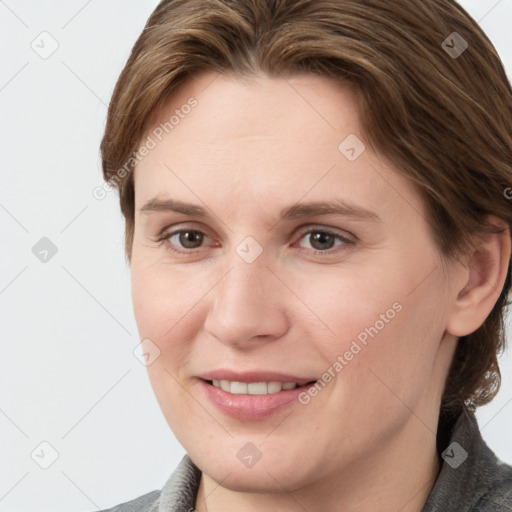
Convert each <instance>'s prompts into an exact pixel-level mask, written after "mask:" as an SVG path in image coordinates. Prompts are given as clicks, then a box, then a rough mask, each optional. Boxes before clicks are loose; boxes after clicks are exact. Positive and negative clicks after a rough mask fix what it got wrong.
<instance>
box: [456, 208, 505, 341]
mask: <svg viewBox="0 0 512 512" xmlns="http://www.w3.org/2000/svg"><path fill="white" fill-rule="evenodd" d="M489 221H490V222H492V224H494V225H496V226H498V227H500V228H503V231H502V232H501V233H496V234H495V233H493V234H489V235H485V237H484V238H483V239H478V240H476V239H475V240H474V245H473V247H472V250H471V252H470V253H468V254H466V255H465V256H464V258H463V259H461V263H462V264H463V269H462V270H458V272H459V273H460V274H459V275H460V279H459V285H458V287H457V288H456V289H455V292H456V297H455V300H454V303H453V308H452V311H451V312H450V315H449V317H448V323H447V326H446V331H447V332H448V333H449V334H452V335H453V336H458V337H460V336H467V335H468V334H471V333H472V332H475V331H476V330H477V329H478V328H479V327H480V326H481V325H482V324H483V323H484V321H485V319H486V318H487V317H488V316H489V314H490V313H491V311H492V309H493V307H494V305H495V304H496V302H497V301H498V298H499V296H500V294H501V291H502V289H503V286H504V285H505V280H506V278H507V272H508V271H509V267H510V255H511V238H510V231H509V229H508V226H507V224H506V223H505V222H503V221H502V220H501V219H498V218H496V217H490V218H489Z"/></svg>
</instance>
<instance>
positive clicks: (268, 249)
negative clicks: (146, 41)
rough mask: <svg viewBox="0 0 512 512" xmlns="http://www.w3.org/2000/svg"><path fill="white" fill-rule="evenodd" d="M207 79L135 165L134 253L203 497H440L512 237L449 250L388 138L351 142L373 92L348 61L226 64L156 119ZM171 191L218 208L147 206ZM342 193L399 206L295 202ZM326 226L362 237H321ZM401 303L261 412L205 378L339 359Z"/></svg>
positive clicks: (167, 390) (149, 324) (300, 371)
mask: <svg viewBox="0 0 512 512" xmlns="http://www.w3.org/2000/svg"><path fill="white" fill-rule="evenodd" d="M191 96H193V97H194V98H196V99H197V101H198V104H197V106H196V107H195V108H194V109H192V111H191V112H190V114H188V115H187V116H185V117H184V118H183V119H180V122H179V124H177V125H176V126H175V127H174V129H173V130H172V131H170V132H169V134H167V135H166V136H165V137H163V138H162V141H160V142H159V143H158V145H157V146H156V147H155V148H154V149H152V150H151V151H150V152H149V154H148V155H147V156H146V157H145V158H144V159H143V160H142V161H141V162H140V164H139V165H138V167H137V169H136V170H135V175H134V179H135V203H136V213H135V232H134V241H133V249H132V259H131V270H132V295H133V304H134V311H135V317H136V321H137V324H138V328H139V333H140V336H141V339H145V338H149V339H151V340H152V341H153V343H155V345H157V346H158V348H159V350H160V356H159V357H158V358H157V359H156V360H155V361H154V362H153V363H152V364H151V365H149V366H148V372H149V377H150V380H151V384H152V386H153V389H154V391H155V394H156V397H157V399H158V401H159V404H160V406H161V408H162V411H163V413H164V415H165V418H166V419H167V421H168V423H169V425H170V427H171V429H172V430H173V432H174V433H175V435H176V437H177V438H178V440H179V441H180V443H181V444H182V445H183V446H184V448H185V449H186V451H187V453H188V454H189V455H190V457H191V458H192V460H193V461H194V462H195V464H196V465H197V466H198V467H199V468H200V469H201V470H202V472H203V475H202V479H201V484H200V488H199V493H198V498H197V503H196V509H197V510H198V511H199V512H202V511H204V510H208V511H210V512H215V511H224V512H229V511H235V510H237V511H240V510H243V511H256V510H258V511H259V510H279V511H299V510H301V511H302V510H308V511H310V512H313V511H325V510H343V511H344V512H358V511H370V510H380V511H390V512H391V511H393V512H396V511H397V510H401V511H402V512H412V511H420V510H421V508H422V506H423V505H424V503H425V501H426V499H427V498H428V495H429V493H430V492H431V489H432V486H433V483H434V481H435V478H436V477H437V474H438V471H439V467H440V466H439V462H440V461H439V460H438V456H437V453H436V446H435V441H436V430H437V420H438V414H439V407H440V400H441V396H442V391H443V384H444V381H445V378H446V375H447V372H448V368H449V364H450V361H451V358H452V356H453V352H454V350H455V347H456V343H457V337H458V336H462V335H464V334H468V333H469V332H472V331H474V330H475V329H476V328H477V327H478V326H479V325H480V324H481V323H482V322H483V320H484V319H485V317H486V316H487V314H488V313H489V312H490V310H491V309H492V306H493V304H494V302H495V301H496V300H497V298H498V294H497V292H496V290H499V289H501V286H503V282H504V279H505V271H506V263H507V262H508V260H509V258H510V237H509V236H508V238H507V236H501V237H500V236H497V235H496V236H494V237H492V238H490V239H489V241H488V242H486V243H485V244H482V245H481V246H480V248H479V251H478V252H477V251H475V254H474V255H468V256H467V257H465V258H463V259H461V260H460V261H453V262H447V261H445V260H444V259H443V258H442V255H441V254H440V252H439V250H438V248H437V247H436V245H435V244H434V241H433V238H432V234H431V230H430V228H429V226H428V224H427V221H426V218H427V214H426V207H425V205H424V204H423V201H422V200H421V197H420V195H419V192H418V190H417V189H416V188H415V186H414V185H413V184H412V182H410V181H409V180H408V179H407V178H405V177H404V176H403V175H401V174H400V173H399V172H398V170H397V169H396V168H394V166H393V164H392V163H391V162H389V161H387V160H386V159H385V158H384V157H383V156H382V155H379V154H377V153H375V152H373V151H372V150H371V149H370V145H369V144H366V150H365V151H364V152H363V153H362V154H361V155H360V156H359V158H357V159H356V160H355V161H349V160H348V159H347V158H346V157H345V156H344V155H343V154H342V153H341V152H340V151H339V150H338V146H339V144H340V143H341V142H342V141H343V140H344V139H345V138H346V137H347V135H349V134H355V135H357V136H358V137H359V138H360V139H361V140H363V141H364V136H363V134H362V129H361V126H360V121H359V114H358V111H357V101H356V98H355V96H354V95H353V93H352V92H351V91H350V90H348V89H346V88H343V87H341V86H340V85H339V84H337V83H336V82H334V81H332V80H331V79H329V78H325V77H319V76H313V75H307V74H295V75H292V76H289V77H287V78H286V79H284V78H269V77H266V76H263V75H260V76H258V77H254V78H250V79H241V78H237V77H233V76H229V75H225V76H224V75H220V76H217V75H214V74H209V73H206V74H203V75H199V76H196V77H195V78H194V79H193V80H192V81H191V82H189V83H186V84H184V85H183V86H182V87H181V88H180V89H179V90H178V91H176V92H175V93H174V94H173V96H172V99H171V100H170V101H169V102H168V104H166V106H165V107H164V108H163V109H162V110H161V112H160V115H159V117H158V119H157V121H156V122H155V123H154V126H158V124H159V123H160V122H165V121H166V120H168V119H169V117H170V116H171V115H172V114H173V112H174V111H175V109H177V108H178V109H179V108H180V106H181V105H183V104H185V103H186V102H187V100H188V98H190V97H191ZM148 133H150V131H149V132H148ZM154 198H157V199H162V200H164V199H169V198H172V199H175V200H180V201H186V202H189V203H193V204H195V205H198V206H201V207H203V208H205V209H206V210H207V212H208V214H209V215H210V217H208V218H200V217H197V216H186V215H184V214H181V213H175V212H170V211H141V207H142V206H143V205H145V204H146V203H147V202H148V201H150V200H151V199H154ZM340 199H341V200H345V201H348V202H350V203H351V204H353V205H357V206H358V207H362V208H365V209H367V210H371V211H372V212H374V213H375V214H376V215H377V216H378V217H379V220H372V219H366V218H364V219H363V218H354V217H350V216H346V215H317V216H308V217H305V218H300V219H291V220H281V221H277V219H278V215H279V212H280V210H281V209H282V208H284V207H287V206H289V205H292V204H295V203H298V202H305V201H326V200H340ZM187 228H188V229H189V230H196V231H200V232H201V233H204V236H203V237H202V238H201V237H199V241H198V242H197V243H196V245H195V246H194V245H193V244H190V243H189V245H184V244H186V243H187V240H188V239H183V237H181V238H180V236H179V235H178V234H174V235H171V232H176V231H178V230H180V229H185V230H186V229H187ZM325 229H327V230H329V231H331V232H334V233H335V234H339V235H342V236H344V237H346V239H348V240H349V241H350V242H351V243H348V242H343V241H342V240H341V239H337V238H333V239H331V240H332V241H331V243H330V245H329V239H328V241H327V243H326V242H325V241H324V242H323V245H322V244H321V243H320V244H319V243H318V242H316V243H315V239H314V236H313V235H314V234H315V233H317V232H318V231H319V232H321V233H322V232H324V231H323V230H325ZM310 230H314V231H313V233H311V232H309V231H310ZM308 232H309V234H308ZM162 233H164V235H165V234H168V235H169V236H168V237H167V240H166V241H158V239H159V237H160V235H162ZM248 236H250V237H253V238H254V239H255V240H256V241H257V243H258V244H259V246H260V247H261V249H262V251H263V252H262V253H261V254H260V256H259V257H258V258H257V259H256V260H255V261H254V262H252V263H247V262H246V261H245V260H244V259H242V258H241V257H240V256H239V254H238V253H237V252H236V249H237V246H238V245H239V244H240V243H241V242H242V241H243V240H244V239H245V238H246V237H248ZM171 247H173V248H175V249H177V250H181V251H183V253H181V254H180V253H176V252H173V251H172V250H171ZM194 247H196V248H194ZM315 249H316V250H317V251H319V252H320V251H323V253H322V254H315V253H314V252H313V251H314V250H315ZM251 250H252V249H251ZM186 251H189V252H188V253H187V252H186ZM500 282H501V286H500ZM397 303H398V304H399V305H400V306H401V310H400V312H397V313H396V315H395V316H394V318H393V319H391V320H389V321H388V322H387V323H385V326H384V327H383V328H382V329H380V331H379V332H378V334H377V335H376V336H375V337H374V338H369V340H368V343H367V345H366V346H363V347H362V349H361V350H360V351H359V352H358V353H357V354H356V355H354V357H353V358H352V359H351V360H350V361H347V364H346V365H344V366H343V369H342V370H341V371H339V372H337V373H336V377H335V378H333V379H332V380H331V381H330V382H329V383H328V385H326V386H325V388H324V389H322V390H321V391H320V392H318V394H317V395H316V396H314V397H312V398H311V400H310V401H309V403H307V404H301V403H299V402H298V401H297V402H294V403H293V404H292V405H291V406H288V407H286V408H285V409H284V410H282V411H279V412H277V413H276V414H274V415H272V416H270V417H268V418H265V419H259V420H254V421H247V420H244V421H243V420H239V419H235V418H231V417H229V416H226V415H225V414H223V413H222V412H220V411H219V410H218V409H217V408H216V407H215V406H214V405H213V404H212V403H211V402H210V401H209V400H208V399H207V397H206V395H205V394H204V392H203V389H202V387H201V385H200V384H199V380H198V378H197V376H198V375H199V374H201V373H203V372H206V371H208V370H213V369H218V368H232V369H235V370H237V371H244V370H247V371H248V370H253V369H266V370H270V371H277V372H286V373H291V374H294V375H299V376H305V377H310V376H315V377H317V378H321V376H322V374H324V372H326V371H327V370H328V369H329V368H332V366H333V363H334V362H335V361H336V360H338V356H340V355H343V354H344V353H345V352H346V351H347V350H349V349H350V346H351V343H352V341H353V340H354V339H356V337H357V336H358V334H360V333H361V332H362V331H364V330H365V328H368V327H370V326H374V325H375V323H376V321H377V320H379V318H382V317H381V316H380V315H382V314H385V313H386V311H387V310H389V309H390V308H392V306H393V304H397ZM248 442H251V443H253V444H254V445H255V446H256V447H257V448H258V450H259V451H260V452H261V454H262V457H261V459H260V460H259V461H258V462H257V463H256V464H255V465H254V466H253V467H251V468H247V467H245V466H244V465H243V464H242V463H241V461H240V460H239V458H238V457H237V453H238V451H239V450H240V449H241V448H242V447H243V446H244V445H245V444H246V443H248Z"/></svg>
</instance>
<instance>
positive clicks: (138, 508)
mask: <svg viewBox="0 0 512 512" xmlns="http://www.w3.org/2000/svg"><path fill="white" fill-rule="evenodd" d="M159 498H160V491H151V492H148V493H147V494H144V495H143V496H139V497H138V498H135V499H133V500H131V501H127V502H125V503H121V504H119V505H116V506H115V507H113V508H109V509H108V510H101V511H100V512H158V503H159Z"/></svg>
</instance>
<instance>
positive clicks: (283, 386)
mask: <svg viewBox="0 0 512 512" xmlns="http://www.w3.org/2000/svg"><path fill="white" fill-rule="evenodd" d="M203 380H204V379H203ZM205 382H206V383H207V384H210V385H211V386H213V387H216V388H219V389H222V390H223V391H225V392H226V393H230V394H232V395H273V394H276V393H282V392H283V391H290V390H293V389H296V388H301V387H304V388H307V387H310V386H312V385H313V384H315V382H317V381H316V380H310V381H308V382H306V383H305V384H304V383H302V382H291V381H290V382H282V381H277V380H274V381H261V382H240V381H235V380H225V379H212V380H205Z"/></svg>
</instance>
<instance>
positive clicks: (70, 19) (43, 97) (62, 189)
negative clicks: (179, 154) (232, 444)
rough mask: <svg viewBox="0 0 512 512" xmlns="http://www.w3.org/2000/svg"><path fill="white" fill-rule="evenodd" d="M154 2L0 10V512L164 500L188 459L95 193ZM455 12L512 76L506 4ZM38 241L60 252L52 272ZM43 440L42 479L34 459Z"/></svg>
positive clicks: (508, 391)
mask: <svg viewBox="0 0 512 512" xmlns="http://www.w3.org/2000/svg"><path fill="white" fill-rule="evenodd" d="M157 3H158V2H157V1H156V0H136V1H135V0H129V1H128V0H109V1H106V0H103V1H101V0H90V1H88V2H87V1H85V0H66V1H64V0H61V1H58V0H51V1H45V2H38V1H35V0H32V1H30V0H5V1H1V0H0V130H1V131H0V149H1V160H0V166H1V186H0V229H1V231H0V234H1V239H0V244H1V247H2V250H1V251H0V318H1V322H0V339H1V340H2V341H1V345H0V346H1V354H0V355H1V357H0V375H1V379H2V380H1V385H0V439H1V445H0V447H1V448H0V450H1V451H0V511H9V512H21V511H38V512H39V511H51V512H60V511H68V512H69V511H71V510H75V511H93V510H98V509H103V508H108V507H112V506H114V505H116V504H118V503H121V502H125V501H128V500H130V499H133V498H135V497H137V496H140V495H142V494H145V493H147V492H149V491H152V490H154V489H160V488H161V487H162V486H163V484H164V483H165V481H166V480H167V478H168V477H169V475H170V474H171V472H172V470H173V469H174V468H175V466H176V465H177V463H178V462H179V460H180V459H181V458H182V456H183V454H184V450H183V448H182V447H181V446H180V445H179V444H178V442H177V441H176V440H175V438H174V436H173V434H172V432H171V431H170V429H169V427H168V425H167V423H166V421H165V419H164V417H163V414H162V413H161V411H160V408H159V406H158V404H157V402H156V398H155V397H154V395H153V391H152V389H151V387H150V384H149V380H148V377H147V373H146V368H145V367H144V366H143V365H142V364H141V363H140V362H139V361H138V360H137V359H136V358H135V357H134V355H133V354H132V351H133V349H134V348H135V347H136V346H137V345H138V343H139V339H138V334H137V329H136V324H135V321H134V318H133V313H132V305H131V299H130V278H129V270H128V267H127V265H126V264H125V261H124V254H123V223H122V218H121V214H120V212H119V206H118V197H117V195H116V194H115V193H110V194H109V195H107V197H106V198H105V199H103V200H102V201H99V200H96V199H95V198H94V197H93V195H92V190H93V189H94V187H96V186H98V185H101V184H102V178H101V171H100V159H99V144H100V140H101V137H102V134H103V129H104V125H105V117H106V106H107V105H108V102H109V100H110V96H111V94H112V90H113V87H114V84H115V81H116V79H117V77H118V75H119V73H120V72H121V69H122V68H123V66H124V64H125V62H126V59H127V57H128V55H129V52H130V50H131V47H132V46H133V44H134V42H135V40H136V38H137V37H138V35H139V34H140V32H141V30H142V28H143V26H144V24H145V21H146V19H147V18H148V16H149V15H150V13H151V12H152V10H153V9H154V8H155V7H156V5H157ZM461 3H462V5H463V6H464V7H466V8H467V9H468V10H469V11H470V13H471V14H472V15H473V16H474V17H475V19H477V20H478V21H480V23H481V25H482V27H483V28H484V30H485V31H486V32H487V33H488V35H489V36H490V38H491V40H492V41H493V42H494V44H495V46H496V48H497V49H498V52H499V53H500V55H501V57H502V59H503V61H504V63H505V66H506V68H507V71H508V74H509V77H510V76H512V31H511V30H510V27H512V0H501V1H497V0H465V1H462V2H461ZM43 31H47V32H48V33H49V34H51V37H52V38H54V39H55V40H56V41H57V42H58V45H59V46H58V49H57V50H56V51H55V53H53V55H51V56H50V57H49V58H47V59H42V58H41V57H40V56H39V55H38V54H37V53H36V52H35V51H34V50H33V49H32V48H31V44H32V41H34V40H36V42H37V41H38V40H39V39H37V38H38V36H39V34H41V32H43ZM43 37H47V36H43ZM50 44H51V41H50V40H49V39H47V40H46V44H45V47H46V48H49V47H50V46H49V45H50ZM42 237H48V238H49V239H50V240H51V241H52V242H53V243H54V244H55V245H56V246H57V248H58V252H57V254H56V255H55V256H54V257H53V258H52V259H51V260H50V261H48V262H47V263H42V262H41V261H39V260H38V259H37V258H36V257H35V255H34V254H33V253H32V247H33V246H34V245H35V244H36V242H38V241H39V240H40V239H41V238H42ZM501 365H502V369H503V374H504V377H503V387H502V390H501V392H500V394H499V395H498V397H497V398H496V399H495V401H494V402H493V403H492V404H490V405H489V406H486V407H484V408H482V409H480V410H479V411H478V419H479V422H480V425H481V427H482V428H483V436H484V438H485V439H486V441H487V442H488V443H489V445H490V446H491V447H492V448H493V449H494V450H495V451H497V452H498V454H499V456H500V458H502V459H503V460H505V461H506V462H508V463H512V437H511V436H510V424H511V420H512V405H511V404H510V403H509V402H510V401H511V400H512V362H511V359H510V355H509V354H506V355H505V356H504V357H503V358H502V360H501ZM43 441H47V442H48V443H50V444H51V446H53V447H54V449H55V450H56V451H57V452H58V455H59V456H58V458H57V460H56V461H55V462H54V463H53V464H52V465H51V466H50V467H49V468H48V469H42V468H41V467H39V465H38V464H36V462H34V460H33V459H32V458H31V453H32V452H33V450H34V449H36V448H37V447H38V446H39V445H40V443H41V442H43ZM36 453H39V454H41V453H44V454H45V455H44V457H48V456H50V454H51V450H50V449H48V448H44V446H43V452H41V447H40V448H39V451H37V450H36ZM44 457H42V456H41V457H40V460H43V459H44Z"/></svg>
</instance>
